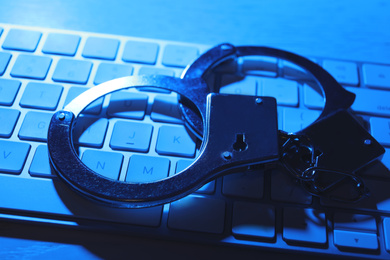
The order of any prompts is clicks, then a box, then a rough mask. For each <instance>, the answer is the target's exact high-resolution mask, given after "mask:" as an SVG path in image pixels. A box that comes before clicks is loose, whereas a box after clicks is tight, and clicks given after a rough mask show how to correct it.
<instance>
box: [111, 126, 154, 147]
mask: <svg viewBox="0 0 390 260" xmlns="http://www.w3.org/2000/svg"><path fill="white" fill-rule="evenodd" d="M152 132H153V126H152V125H150V124H146V123H135V122H125V121H118V122H116V123H115V125H114V130H113V132H112V136H111V141H110V147H111V148H112V149H117V150H125V151H134V152H147V151H149V146H150V140H151V137H152Z"/></svg>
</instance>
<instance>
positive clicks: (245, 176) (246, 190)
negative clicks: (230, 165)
mask: <svg viewBox="0 0 390 260" xmlns="http://www.w3.org/2000/svg"><path fill="white" fill-rule="evenodd" d="M263 192H264V173H263V172H262V171H253V172H244V173H233V174H229V175H226V176H223V183H222V193H223V194H224V195H225V196H233V197H242V198H251V199H261V198H262V197H263Z"/></svg>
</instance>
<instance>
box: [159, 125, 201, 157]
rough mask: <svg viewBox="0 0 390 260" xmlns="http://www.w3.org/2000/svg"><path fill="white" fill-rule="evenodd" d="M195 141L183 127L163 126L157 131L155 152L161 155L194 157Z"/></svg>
mask: <svg viewBox="0 0 390 260" xmlns="http://www.w3.org/2000/svg"><path fill="white" fill-rule="evenodd" d="M195 147H196V144H195V140H194V138H192V137H191V136H190V135H189V134H188V132H187V130H186V129H185V127H184V126H168V125H163V126H161V127H160V129H159V131H158V137H157V144H156V152H157V153H158V154H162V155H173V156H183V157H194V156H195Z"/></svg>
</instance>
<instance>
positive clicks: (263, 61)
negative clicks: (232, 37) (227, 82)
mask: <svg viewBox="0 0 390 260" xmlns="http://www.w3.org/2000/svg"><path fill="white" fill-rule="evenodd" d="M277 62H278V59H277V58H274V57H259V56H248V57H243V58H242V64H241V72H243V74H244V75H254V76H268V77H276V75H277V70H278V66H277Z"/></svg>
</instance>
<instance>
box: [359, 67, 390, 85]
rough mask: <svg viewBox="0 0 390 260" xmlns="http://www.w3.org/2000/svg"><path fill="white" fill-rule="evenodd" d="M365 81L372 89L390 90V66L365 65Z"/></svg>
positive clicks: (363, 68) (363, 69)
mask: <svg viewBox="0 0 390 260" xmlns="http://www.w3.org/2000/svg"><path fill="white" fill-rule="evenodd" d="M362 71H363V81H364V84H366V85H367V86H368V87H370V88H381V89H387V90H389V89H390V66H385V65H375V64H363V66H362Z"/></svg>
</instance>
